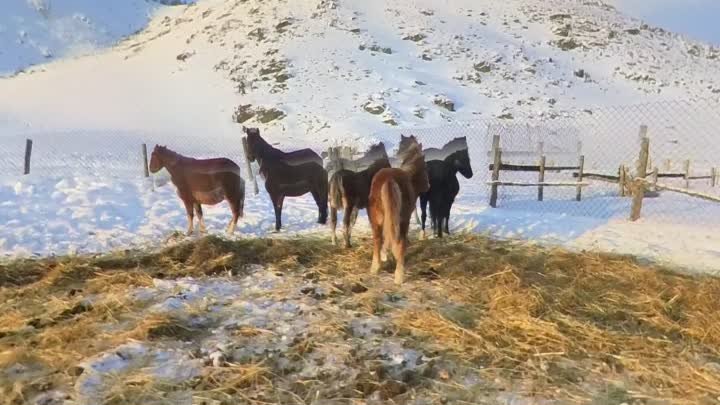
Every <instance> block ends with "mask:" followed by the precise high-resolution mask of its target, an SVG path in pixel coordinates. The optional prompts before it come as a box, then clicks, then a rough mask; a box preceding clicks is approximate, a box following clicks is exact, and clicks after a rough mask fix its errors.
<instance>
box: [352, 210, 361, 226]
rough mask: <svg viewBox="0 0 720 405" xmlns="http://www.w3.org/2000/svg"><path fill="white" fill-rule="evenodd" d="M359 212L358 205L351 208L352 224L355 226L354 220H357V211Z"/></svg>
mask: <svg viewBox="0 0 720 405" xmlns="http://www.w3.org/2000/svg"><path fill="white" fill-rule="evenodd" d="M359 212H360V210H359V209H358V207H355V209H353V213H352V226H355V222H357V217H358V213H359Z"/></svg>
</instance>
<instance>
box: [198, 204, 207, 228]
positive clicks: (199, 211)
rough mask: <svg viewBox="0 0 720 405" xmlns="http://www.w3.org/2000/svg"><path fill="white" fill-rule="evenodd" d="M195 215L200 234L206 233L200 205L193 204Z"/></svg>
mask: <svg viewBox="0 0 720 405" xmlns="http://www.w3.org/2000/svg"><path fill="white" fill-rule="evenodd" d="M195 215H197V217H198V222H199V223H200V233H207V228H206V227H205V219H204V218H203V212H202V205H200V203H195Z"/></svg>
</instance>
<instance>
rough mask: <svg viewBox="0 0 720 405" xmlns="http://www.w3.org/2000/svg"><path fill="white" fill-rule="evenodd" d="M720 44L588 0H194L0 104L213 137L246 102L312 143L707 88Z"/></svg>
mask: <svg viewBox="0 0 720 405" xmlns="http://www.w3.org/2000/svg"><path fill="white" fill-rule="evenodd" d="M140 9H141V8H139V7H135V8H133V7H126V8H124V10H125V12H130V11H132V12H134V13H137V12H139V11H138V10H140ZM105 11H106V12H108V13H110V14H112V13H113V10H111V8H110V6H108V9H107V10H105ZM142 12H146V11H142ZM119 20H122V19H119ZM719 56H720V51H719V50H717V49H714V48H712V47H710V46H706V45H704V44H702V43H696V42H692V41H689V40H686V39H684V38H682V37H680V36H678V35H675V34H671V33H667V32H664V31H662V30H660V29H656V28H652V27H648V26H646V25H643V24H642V23H641V22H640V21H636V20H633V19H631V18H627V17H625V16H623V15H622V14H620V13H618V12H617V11H615V10H614V9H613V8H612V7H610V6H607V5H604V4H603V3H601V2H597V1H593V2H583V3H580V2H577V1H572V0H553V1H527V0H509V1H504V2H496V1H485V2H479V3H478V2H477V1H470V0H455V1H452V2H447V3H444V4H443V5H442V6H439V5H438V3H437V2H435V1H430V0H420V1H415V0H413V1H409V0H394V1H378V0H374V1H367V2H350V1H334V0H333V1H330V0H302V1H293V2H289V3H286V2H280V1H258V0H243V1H241V0H232V1H228V0H206V1H202V2H200V3H199V4H196V5H191V6H180V7H174V8H172V9H171V10H169V11H168V10H165V11H163V14H161V15H159V16H158V17H157V18H155V19H153V20H152V21H151V22H150V25H149V26H148V27H147V28H146V29H145V30H144V31H142V32H141V33H139V34H137V35H134V36H132V37H130V38H129V39H127V40H125V41H123V42H122V43H121V44H120V45H118V46H116V47H114V48H113V49H112V50H110V51H109V52H106V53H103V54H100V55H96V56H90V57H86V58H80V59H71V60H63V61H59V62H56V63H51V64H49V65H42V66H38V67H36V68H32V69H29V70H28V72H26V73H23V74H20V75H19V76H18V77H15V78H13V79H11V80H4V81H0V111H2V112H4V113H6V114H8V115H10V117H11V118H12V119H15V120H20V121H23V122H27V123H30V124H32V125H33V126H35V127H48V128H52V129H59V128H61V129H77V128H82V129H102V130H108V129H118V130H128V129H130V130H137V129H141V130H144V131H151V130H158V131H163V132H171V133H177V132H181V133H185V134H196V133H198V132H199V131H202V132H205V133H208V134H210V136H222V135H228V134H231V133H233V134H234V133H236V132H237V128H238V126H237V124H236V123H234V122H233V112H235V109H236V108H237V107H238V106H241V105H249V106H248V107H247V108H246V110H247V111H246V113H244V114H240V117H241V118H242V119H245V118H249V119H248V121H246V123H247V124H253V123H256V124H262V125H263V126H264V127H266V128H268V130H269V128H273V129H272V132H273V133H275V134H277V136H280V134H281V133H282V134H283V135H282V139H283V140H284V141H286V142H288V141H290V142H292V141H295V142H302V143H308V142H310V143H312V144H315V145H316V146H320V144H321V143H322V142H330V139H338V140H347V139H354V138H357V137H363V138H365V137H367V136H368V135H369V134H371V133H373V132H375V131H378V130H382V129H384V128H390V127H391V126H392V125H400V126H415V125H421V126H428V125H435V124H440V123H442V122H445V121H447V120H459V119H472V118H478V117H494V116H504V117H509V116H511V115H512V116H513V117H516V118H522V117H534V118H552V117H556V116H559V115H563V114H568V113H572V112H574V111H577V110H579V109H584V108H588V107H589V106H593V105H598V104H600V105H607V104H619V103H622V104H628V103H634V102H641V101H649V100H656V99H668V98H690V99H693V98H699V97H703V98H715V99H717V98H718V97H720V83H716V82H715V81H716V80H720V79H718V78H719V77H720V75H718V73H719V72H720V61H719V60H718V57H719ZM4 59H5V58H0V60H4ZM444 98H447V99H449V100H450V101H452V104H453V107H452V108H451V109H452V110H453V111H448V109H447V108H443V107H442V106H441V105H438V103H436V101H438V102H439V100H441V99H444ZM441 104H442V103H441ZM61 107H62V108H61ZM258 109H260V110H262V109H266V110H267V109H270V110H271V112H272V111H274V110H272V109H277V110H278V114H279V115H280V117H282V119H280V118H275V119H273V114H272V113H270V114H262V113H261V114H255V112H257V111H256V110H258ZM250 117H252V118H250ZM268 120H272V121H269V122H263V121H268Z"/></svg>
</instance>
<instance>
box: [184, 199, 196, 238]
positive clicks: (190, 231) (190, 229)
mask: <svg viewBox="0 0 720 405" xmlns="http://www.w3.org/2000/svg"><path fill="white" fill-rule="evenodd" d="M183 203H184V204H185V212H186V213H187V220H188V228H187V232H186V233H185V234H186V235H187V236H190V235H192V234H193V231H194V230H195V229H194V227H193V225H194V224H193V221H194V219H195V218H193V209H194V204H193V202H192V201H184V200H183Z"/></svg>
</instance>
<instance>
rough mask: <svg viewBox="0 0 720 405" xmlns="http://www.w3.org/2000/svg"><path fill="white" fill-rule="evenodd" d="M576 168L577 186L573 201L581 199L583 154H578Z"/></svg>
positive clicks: (583, 166)
mask: <svg viewBox="0 0 720 405" xmlns="http://www.w3.org/2000/svg"><path fill="white" fill-rule="evenodd" d="M578 168H579V169H578V186H577V190H576V192H575V201H580V200H582V186H581V185H580V184H582V181H583V172H584V171H585V155H580V158H579V161H578Z"/></svg>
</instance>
